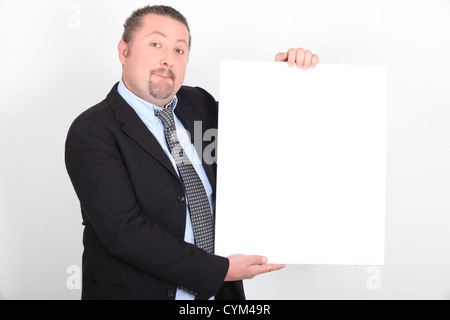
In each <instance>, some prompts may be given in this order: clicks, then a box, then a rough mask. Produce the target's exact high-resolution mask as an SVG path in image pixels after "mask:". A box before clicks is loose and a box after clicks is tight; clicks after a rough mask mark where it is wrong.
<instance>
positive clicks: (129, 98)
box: [117, 79, 178, 122]
mask: <svg viewBox="0 0 450 320" xmlns="http://www.w3.org/2000/svg"><path fill="white" fill-rule="evenodd" d="M117 91H118V92H119V94H120V95H121V96H122V98H123V99H124V100H125V101H126V102H127V103H128V104H129V105H130V106H131V107H132V108H133V109H134V111H136V113H137V114H138V115H139V117H141V118H143V119H147V120H149V121H151V122H153V121H159V119H158V117H157V116H155V110H156V111H161V108H160V107H158V106H156V105H154V104H151V103H150V102H148V101H145V100H144V99H141V98H139V97H138V96H137V95H135V94H134V93H133V92H131V91H130V90H128V88H127V87H126V86H125V84H124V83H123V79H120V82H119V86H118V87H117ZM177 103H178V98H177V96H176V95H175V96H174V97H173V99H172V101H171V102H169V103H168V104H172V108H173V110H175V108H176V106H177Z"/></svg>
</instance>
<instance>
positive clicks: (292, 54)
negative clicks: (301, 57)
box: [287, 49, 297, 68]
mask: <svg viewBox="0 0 450 320" xmlns="http://www.w3.org/2000/svg"><path fill="white" fill-rule="evenodd" d="M296 60H297V50H295V49H289V51H288V58H287V63H288V65H289V67H291V68H292V67H293V66H294V65H295V61H296Z"/></svg>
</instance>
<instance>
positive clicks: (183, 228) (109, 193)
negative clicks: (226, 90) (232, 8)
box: [66, 6, 318, 299]
mask: <svg viewBox="0 0 450 320" xmlns="http://www.w3.org/2000/svg"><path fill="white" fill-rule="evenodd" d="M124 27H125V28H124V34H123V39H122V40H121V41H120V43H119V45H118V52H119V59H120V61H121V63H122V66H123V75H122V80H121V81H120V82H119V83H118V84H116V85H115V86H114V87H113V89H112V90H111V92H110V93H109V94H108V96H107V98H106V99H105V100H104V101H102V102H100V103H99V104H97V105H96V106H94V107H92V108H90V109H88V110H87V111H85V112H84V113H83V114H81V115H80V116H79V117H78V118H77V119H76V120H75V121H74V123H73V124H72V126H71V128H70V130H69V133H68V136H67V141H66V166H67V170H68V173H69V176H70V178H71V180H72V183H73V186H74V189H75V191H76V193H77V196H78V198H79V200H80V204H81V210H82V216H83V224H84V226H85V229H84V235H83V244H84V253H83V290H82V299H194V298H196V299H210V298H215V299H244V298H245V295H244V291H243V286H242V279H249V278H252V277H254V276H255V275H258V274H261V273H264V272H269V271H274V270H279V269H281V268H282V267H283V265H276V264H268V263H267V259H266V258H265V257H262V256H256V255H255V256H246V255H234V256H230V257H220V256H217V255H214V244H213V238H214V233H213V223H214V222H213V219H214V198H215V179H216V176H215V174H216V164H215V163H213V164H210V163H205V161H202V160H199V158H202V157H198V154H197V153H196V151H195V148H194V145H193V143H192V141H193V139H194V137H193V136H192V138H191V139H192V140H191V139H190V138H189V136H188V135H187V134H186V131H188V132H190V133H193V132H194V130H193V128H194V122H195V121H201V123H202V130H203V132H202V136H203V133H204V132H205V131H207V130H209V129H214V128H217V112H218V111H217V103H216V101H215V100H214V98H213V97H212V96H211V95H210V94H208V93H207V92H206V91H204V90H203V89H201V88H193V87H186V86H182V84H183V81H184V76H185V70H186V66H187V63H188V56H189V50H190V44H191V35H190V31H189V26H188V24H187V22H186V19H185V18H184V17H183V16H182V15H181V14H180V13H179V12H178V11H176V10H175V9H173V8H170V7H166V6H153V7H150V6H147V7H145V8H142V9H139V10H136V11H135V12H134V13H133V14H132V15H131V16H130V17H129V18H128V19H127V21H126V23H125V25H124ZM276 61H284V62H286V61H287V62H288V63H289V65H290V66H294V64H296V65H297V66H298V67H302V68H308V67H314V66H315V65H316V64H317V63H318V57H317V56H316V55H313V54H312V53H311V52H310V51H305V50H303V49H299V50H295V49H291V50H289V51H288V52H287V53H279V54H277V56H276ZM204 147H205V145H204V146H203V148H204ZM175 150H176V151H175ZM186 156H187V158H186ZM180 157H181V158H180ZM197 195H199V196H198V197H197ZM199 207H201V208H202V209H199ZM202 210H203V211H202ZM230 236H232V231H231V230H230Z"/></svg>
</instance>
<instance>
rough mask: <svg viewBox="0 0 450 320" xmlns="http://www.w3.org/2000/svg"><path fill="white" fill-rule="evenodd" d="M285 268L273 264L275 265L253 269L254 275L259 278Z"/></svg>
mask: <svg viewBox="0 0 450 320" xmlns="http://www.w3.org/2000/svg"><path fill="white" fill-rule="evenodd" d="M284 267H285V265H284V264H273V263H267V264H262V265H254V266H253V268H252V269H253V270H252V271H253V272H252V273H253V275H254V276H257V275H259V274H262V273H266V272H272V271H277V270H280V269H283V268H284Z"/></svg>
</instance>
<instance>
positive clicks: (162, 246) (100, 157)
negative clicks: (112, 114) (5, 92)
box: [65, 118, 229, 299]
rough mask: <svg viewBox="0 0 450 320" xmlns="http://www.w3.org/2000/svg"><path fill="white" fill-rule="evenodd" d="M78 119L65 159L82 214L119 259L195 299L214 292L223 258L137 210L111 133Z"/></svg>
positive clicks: (221, 275) (223, 267)
mask: <svg viewBox="0 0 450 320" xmlns="http://www.w3.org/2000/svg"><path fill="white" fill-rule="evenodd" d="M92 122H93V121H82V120H81V119H80V118H79V119H77V120H76V121H75V122H74V124H73V125H72V127H71V129H70V130H69V133H68V136H67V140H66V152H65V161H66V168H67V171H68V173H69V176H70V179H71V181H72V184H73V186H74V189H75V191H76V193H77V196H78V198H79V200H80V203H81V207H82V211H83V213H84V216H85V219H87V220H88V221H89V223H90V224H91V225H92V227H93V229H94V230H95V233H96V234H97V235H98V237H99V238H100V239H101V241H102V242H103V244H104V245H105V246H106V247H107V248H108V250H109V251H110V252H111V253H112V254H113V255H115V256H116V257H117V258H119V259H120V260H122V261H123V262H125V263H126V264H129V265H131V266H133V267H135V268H137V269H139V270H141V271H143V272H145V273H148V274H149V275H151V276H154V277H157V278H159V279H161V280H164V281H165V282H168V283H171V284H173V285H176V286H177V287H182V288H185V289H186V290H189V291H190V292H192V293H194V294H195V295H196V296H197V297H198V298H199V299H207V298H209V297H211V296H213V295H215V294H216V293H217V292H218V291H219V289H220V287H221V286H222V284H223V281H224V278H225V276H226V273H227V271H228V266H229V261H228V259H227V258H224V257H220V256H216V255H211V254H208V253H207V252H206V251H204V250H201V249H199V248H197V247H196V246H194V245H192V244H189V243H186V242H184V241H182V240H180V239H178V238H177V237H175V236H174V235H172V234H171V233H170V232H169V231H168V230H164V229H163V228H161V227H160V226H158V225H157V224H156V223H155V222H154V221H151V220H150V219H149V217H147V216H145V215H143V214H142V213H141V209H140V204H139V203H138V201H137V199H136V196H135V193H134V191H133V185H132V182H131V181H130V177H129V175H128V173H127V168H126V166H125V165H124V162H123V159H122V154H121V152H120V150H119V148H118V146H117V143H116V142H115V138H114V134H113V133H112V132H110V131H108V130H100V129H98V126H95V125H93V123H92Z"/></svg>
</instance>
